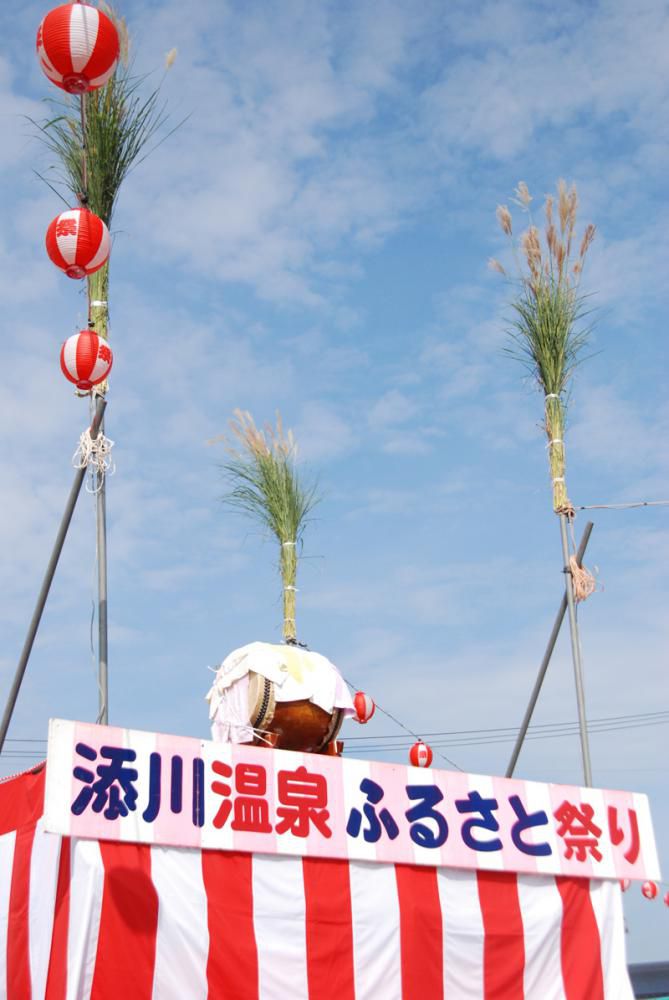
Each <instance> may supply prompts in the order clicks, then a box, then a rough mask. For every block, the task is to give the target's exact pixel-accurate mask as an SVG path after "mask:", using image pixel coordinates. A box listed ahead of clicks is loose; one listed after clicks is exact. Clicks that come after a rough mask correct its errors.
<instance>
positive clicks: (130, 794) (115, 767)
mask: <svg viewBox="0 0 669 1000" xmlns="http://www.w3.org/2000/svg"><path fill="white" fill-rule="evenodd" d="M76 752H77V753H78V754H79V756H80V757H84V758H85V759H86V760H89V761H94V760H97V753H96V752H95V750H93V748H92V747H89V746H88V745H87V744H85V743H77V746H76ZM100 756H101V757H103V758H104V759H105V760H108V761H109V763H108V764H98V766H97V767H96V769H95V772H96V774H97V776H98V780H97V781H94V774H93V772H92V771H90V770H88V768H83V767H75V768H74V770H73V772H72V773H73V776H74V777H75V778H77V780H78V781H83V782H84V783H85V785H86V786H87V787H86V788H82V790H81V791H80V792H79V795H78V796H77V797H76V799H75V800H74V802H73V803H72V806H71V809H72V812H73V813H74V815H75V816H79V815H81V813H82V812H83V811H84V810H85V809H86V807H87V806H88V804H89V803H90V802H91V801H92V805H91V808H92V809H93V812H96V813H99V812H101V813H102V814H103V815H104V817H105V819H111V820H114V819H117V818H118V817H119V816H127V815H128V812H129V811H130V812H134V810H135V809H136V808H137V789H136V788H135V787H134V783H135V781H137V770H136V769H135V768H134V767H128V764H129V763H131V762H132V761H134V760H136V758H137V754H136V753H135V751H134V750H126V749H124V748H123V747H101V748H100ZM105 807H106V808H105Z"/></svg>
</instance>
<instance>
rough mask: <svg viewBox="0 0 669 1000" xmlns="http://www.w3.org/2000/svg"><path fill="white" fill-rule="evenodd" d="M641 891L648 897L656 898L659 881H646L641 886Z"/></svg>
mask: <svg viewBox="0 0 669 1000" xmlns="http://www.w3.org/2000/svg"><path fill="white" fill-rule="evenodd" d="M641 892H642V893H643V895H644V896H645V897H646V899H655V897H656V896H657V883H656V882H644V884H643V885H642V886H641Z"/></svg>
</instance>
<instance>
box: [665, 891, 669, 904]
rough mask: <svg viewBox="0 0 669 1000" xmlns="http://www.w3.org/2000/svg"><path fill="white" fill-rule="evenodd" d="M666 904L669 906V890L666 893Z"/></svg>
mask: <svg viewBox="0 0 669 1000" xmlns="http://www.w3.org/2000/svg"><path fill="white" fill-rule="evenodd" d="M664 905H665V906H669V892H665V894H664Z"/></svg>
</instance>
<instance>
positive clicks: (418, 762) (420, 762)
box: [409, 740, 432, 767]
mask: <svg viewBox="0 0 669 1000" xmlns="http://www.w3.org/2000/svg"><path fill="white" fill-rule="evenodd" d="M409 760H410V761H411V763H412V764H413V766H414V767H429V766H430V764H431V763H432V751H431V750H430V748H429V746H428V745H427V743H423V741H422V740H418V743H414V745H413V746H412V747H411V750H409Z"/></svg>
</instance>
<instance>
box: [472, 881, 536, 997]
mask: <svg viewBox="0 0 669 1000" xmlns="http://www.w3.org/2000/svg"><path fill="white" fill-rule="evenodd" d="M476 875H477V883H478V890H479V902H480V904H481V916H482V917H483V929H484V943H483V984H484V992H485V996H486V1000H524V997H525V991H524V988H523V979H524V975H525V937H524V932H523V918H522V915H521V912H520V902H519V900H518V880H517V878H516V876H515V874H513V873H511V872H485V871H479V872H477V873H476Z"/></svg>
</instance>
